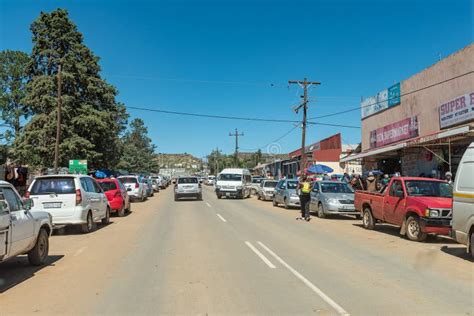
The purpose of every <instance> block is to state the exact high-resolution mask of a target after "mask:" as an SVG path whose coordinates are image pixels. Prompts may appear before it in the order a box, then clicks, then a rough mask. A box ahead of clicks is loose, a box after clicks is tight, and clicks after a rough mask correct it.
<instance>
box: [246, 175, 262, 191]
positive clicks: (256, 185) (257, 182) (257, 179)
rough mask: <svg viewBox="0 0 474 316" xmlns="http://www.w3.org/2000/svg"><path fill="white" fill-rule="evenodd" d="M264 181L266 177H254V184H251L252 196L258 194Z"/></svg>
mask: <svg viewBox="0 0 474 316" xmlns="http://www.w3.org/2000/svg"><path fill="white" fill-rule="evenodd" d="M263 180H265V178H264V177H252V182H250V183H249V188H250V195H255V194H257V192H258V189H259V188H260V183H262V181H263Z"/></svg>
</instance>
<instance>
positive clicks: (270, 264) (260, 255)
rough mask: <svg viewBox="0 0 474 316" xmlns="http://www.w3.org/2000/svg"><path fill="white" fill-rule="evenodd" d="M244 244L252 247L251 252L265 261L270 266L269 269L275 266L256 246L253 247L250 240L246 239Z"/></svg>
mask: <svg viewBox="0 0 474 316" xmlns="http://www.w3.org/2000/svg"><path fill="white" fill-rule="evenodd" d="M245 244H246V245H247V246H248V247H249V248H250V249H252V251H253V252H255V254H256V255H257V256H258V257H259V258H260V259H262V261H263V262H265V264H266V265H267V266H268V267H269V268H270V269H275V268H276V267H275V266H274V265H273V263H271V261H270V260H268V259H267V257H265V256H264V255H263V254H262V253H261V252H260V251H258V249H257V248H255V247H254V246H253V245H252V244H251V243H250V242H248V241H246V242H245Z"/></svg>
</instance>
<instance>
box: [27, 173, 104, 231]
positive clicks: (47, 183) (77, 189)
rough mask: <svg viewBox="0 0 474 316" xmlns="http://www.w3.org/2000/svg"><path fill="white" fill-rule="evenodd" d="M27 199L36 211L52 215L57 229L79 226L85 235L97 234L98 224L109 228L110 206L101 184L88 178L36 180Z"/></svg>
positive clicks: (48, 176) (66, 177) (56, 176)
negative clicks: (107, 225)
mask: <svg viewBox="0 0 474 316" xmlns="http://www.w3.org/2000/svg"><path fill="white" fill-rule="evenodd" d="M26 197H27V198H31V199H32V200H33V204H34V205H33V208H32V211H45V212H48V213H50V214H51V216H52V218H53V226H54V227H57V226H73V225H74V226H79V227H80V228H81V230H82V232H83V233H89V232H91V231H93V230H94V228H95V222H98V221H101V222H102V223H103V224H108V223H109V221H110V206H109V202H108V199H107V197H106V196H105V194H104V191H103V190H102V188H101V187H100V185H99V184H98V183H97V181H96V180H95V179H94V178H92V177H89V176H86V175H73V174H60V175H47V176H39V177H36V178H35V179H34V180H33V182H32V183H31V185H30V187H29V188H28V191H27V192H26Z"/></svg>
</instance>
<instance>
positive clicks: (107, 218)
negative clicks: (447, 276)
mask: <svg viewBox="0 0 474 316" xmlns="http://www.w3.org/2000/svg"><path fill="white" fill-rule="evenodd" d="M109 223H110V208H108V207H107V210H106V211H105V217H104V218H103V219H102V224H103V225H107V224H109Z"/></svg>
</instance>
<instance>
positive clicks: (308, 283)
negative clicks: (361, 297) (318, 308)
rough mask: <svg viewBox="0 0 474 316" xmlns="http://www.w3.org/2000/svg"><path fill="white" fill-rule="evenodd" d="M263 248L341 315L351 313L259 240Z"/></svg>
mask: <svg viewBox="0 0 474 316" xmlns="http://www.w3.org/2000/svg"><path fill="white" fill-rule="evenodd" d="M257 243H258V244H259V245H260V246H261V247H262V248H263V249H265V250H266V251H267V252H268V253H269V254H270V255H272V257H273V258H275V260H277V261H278V262H280V263H281V264H282V265H283V266H284V267H285V268H287V269H288V270H290V272H291V273H293V275H294V276H295V277H297V278H298V279H300V280H301V281H303V283H304V284H306V286H307V287H309V288H310V289H311V290H313V292H315V293H316V294H318V295H319V297H321V298H322V299H323V300H324V301H325V302H326V303H328V304H329V305H331V306H332V308H334V309H335V310H336V311H337V313H338V314H339V315H349V313H348V312H346V311H345V310H344V309H343V308H342V307H341V306H339V304H337V303H336V302H334V301H333V300H332V299H331V298H330V297H329V296H327V295H326V294H324V292H323V291H321V290H320V289H319V288H318V287H317V286H316V285H314V284H313V283H311V281H309V280H308V279H306V278H305V277H304V276H303V275H301V273H299V272H298V271H296V270H295V269H293V268H292V267H291V266H290V265H289V264H288V263H286V262H285V261H284V260H283V259H282V258H280V257H279V256H278V255H277V254H276V253H274V252H273V251H272V250H270V248H268V247H267V246H265V245H264V244H263V243H262V242H260V241H258V242H257Z"/></svg>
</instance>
